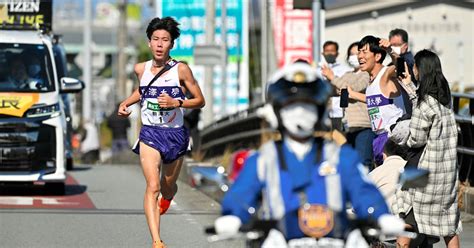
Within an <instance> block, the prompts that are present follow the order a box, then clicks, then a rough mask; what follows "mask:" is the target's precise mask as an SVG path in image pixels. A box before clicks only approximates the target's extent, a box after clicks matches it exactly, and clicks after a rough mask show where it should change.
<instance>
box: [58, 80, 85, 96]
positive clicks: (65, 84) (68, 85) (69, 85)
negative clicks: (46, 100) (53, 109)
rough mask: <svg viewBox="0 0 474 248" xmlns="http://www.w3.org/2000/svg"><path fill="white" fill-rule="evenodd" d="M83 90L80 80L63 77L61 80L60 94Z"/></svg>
mask: <svg viewBox="0 0 474 248" xmlns="http://www.w3.org/2000/svg"><path fill="white" fill-rule="evenodd" d="M82 89H84V83H83V82H82V81H81V80H78V79H75V78H70V77H63V78H61V90H60V93H78V92H80V91H81V90H82Z"/></svg>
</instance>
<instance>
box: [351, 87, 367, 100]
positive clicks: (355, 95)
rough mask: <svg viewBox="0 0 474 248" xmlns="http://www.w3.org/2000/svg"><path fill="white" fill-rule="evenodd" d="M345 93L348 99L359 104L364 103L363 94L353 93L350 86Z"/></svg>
mask: <svg viewBox="0 0 474 248" xmlns="http://www.w3.org/2000/svg"><path fill="white" fill-rule="evenodd" d="M347 92H348V93H349V98H351V99H353V100H356V101H359V102H365V94H364V93H362V92H357V91H354V90H353V89H352V88H351V87H350V86H348V87H347Z"/></svg>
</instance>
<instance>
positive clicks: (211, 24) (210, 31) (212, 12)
mask: <svg viewBox="0 0 474 248" xmlns="http://www.w3.org/2000/svg"><path fill="white" fill-rule="evenodd" d="M215 20H216V3H215V1H214V0H207V4H206V44H207V45H212V44H214V36H215ZM213 68H214V66H213V65H206V68H205V70H204V95H205V96H206V107H205V108H204V109H203V122H204V125H205V126H207V125H209V124H211V123H212V122H213V121H214V87H213V78H214V77H213Z"/></svg>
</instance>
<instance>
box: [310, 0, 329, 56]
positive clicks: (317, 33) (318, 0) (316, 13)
mask: <svg viewBox="0 0 474 248" xmlns="http://www.w3.org/2000/svg"><path fill="white" fill-rule="evenodd" d="M323 3H324V0H313V4H312V9H313V61H314V62H317V63H319V62H320V61H321V44H322V41H323V38H324V37H323V36H324V29H325V28H326V16H325V12H324V4H323Z"/></svg>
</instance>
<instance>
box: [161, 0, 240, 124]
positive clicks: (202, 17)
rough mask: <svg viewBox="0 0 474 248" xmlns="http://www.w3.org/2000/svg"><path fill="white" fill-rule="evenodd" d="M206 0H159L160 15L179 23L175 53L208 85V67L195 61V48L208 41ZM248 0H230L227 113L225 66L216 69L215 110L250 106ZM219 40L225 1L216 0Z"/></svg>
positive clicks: (218, 111)
mask: <svg viewBox="0 0 474 248" xmlns="http://www.w3.org/2000/svg"><path fill="white" fill-rule="evenodd" d="M206 2H207V1H206V0H173V1H170V0H157V6H158V7H159V9H160V10H159V11H158V13H157V16H158V17H165V16H171V17H173V18H175V19H176V20H177V21H178V22H179V23H180V25H179V28H180V29H181V36H180V37H179V38H178V40H176V42H175V45H174V47H173V49H172V50H171V53H170V54H171V56H172V57H173V58H175V59H178V60H184V61H186V62H187V63H188V64H189V65H190V66H191V68H192V70H193V73H194V76H195V77H196V79H197V80H198V82H199V83H200V86H201V88H204V84H203V82H204V67H203V66H200V65H196V64H195V63H194V62H195V61H194V57H193V54H194V49H195V48H196V46H199V47H200V46H202V45H205V43H206V38H205V30H206ZM247 3H248V2H247V0H226V9H227V12H226V13H227V18H226V30H227V32H226V36H227V37H226V46H227V56H228V65H227V82H226V83H227V87H226V93H227V95H226V113H223V112H222V111H221V106H222V87H221V85H222V84H221V76H220V74H221V69H220V66H219V65H217V66H215V68H214V83H213V89H214V113H215V114H216V116H222V115H225V114H229V113H233V112H236V111H238V110H243V109H246V108H247V107H248V104H249V97H248V94H249V92H248V88H249V80H248V41H247V40H248V14H247V13H248V10H247V8H248V6H247V5H248V4H247ZM215 4H216V19H215V22H216V26H215V41H216V43H217V45H220V44H221V9H220V6H221V1H220V0H216V3H215Z"/></svg>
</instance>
